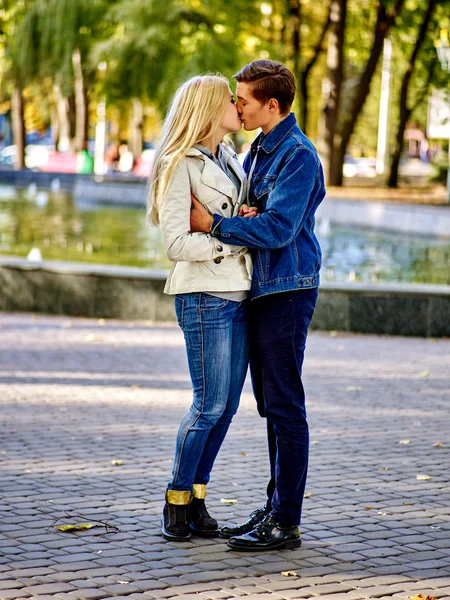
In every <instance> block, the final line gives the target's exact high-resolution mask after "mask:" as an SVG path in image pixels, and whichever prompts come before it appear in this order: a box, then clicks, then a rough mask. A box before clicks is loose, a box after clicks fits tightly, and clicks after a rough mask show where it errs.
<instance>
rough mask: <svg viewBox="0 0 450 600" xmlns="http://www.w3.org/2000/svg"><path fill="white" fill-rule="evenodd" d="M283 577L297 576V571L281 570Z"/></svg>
mask: <svg viewBox="0 0 450 600" xmlns="http://www.w3.org/2000/svg"><path fill="white" fill-rule="evenodd" d="M281 574H282V575H283V577H297V573H296V572H295V571H281Z"/></svg>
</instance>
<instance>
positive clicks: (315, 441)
mask: <svg viewBox="0 0 450 600" xmlns="http://www.w3.org/2000/svg"><path fill="white" fill-rule="evenodd" d="M317 444H320V442H318V441H317V440H313V441H312V442H311V445H312V446H316V445H317Z"/></svg>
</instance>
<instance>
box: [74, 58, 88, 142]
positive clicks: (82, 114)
mask: <svg viewBox="0 0 450 600" xmlns="http://www.w3.org/2000/svg"><path fill="white" fill-rule="evenodd" d="M72 66H73V72H74V77H75V140H74V147H75V150H76V151H78V150H82V149H83V148H85V147H87V146H86V145H87V139H88V110H87V109H88V106H87V104H88V103H87V93H86V86H85V83H84V74H83V68H82V62H81V52H80V49H79V48H77V49H76V50H74V52H73V54H72Z"/></svg>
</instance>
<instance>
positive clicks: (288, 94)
mask: <svg viewBox="0 0 450 600" xmlns="http://www.w3.org/2000/svg"><path fill="white" fill-rule="evenodd" d="M233 77H234V79H236V81H239V82H243V83H251V84H252V85H251V88H252V92H253V96H254V97H255V98H256V100H258V102H261V103H264V102H268V101H269V100H270V99H271V98H275V99H276V100H278V104H279V105H280V112H281V114H282V115H285V114H287V113H288V112H289V110H290V108H291V106H292V103H293V101H294V96H295V90H296V87H295V77H294V75H293V73H292V72H291V71H290V70H289V69H288V68H287V67H285V66H284V65H283V64H282V63H279V62H275V61H273V60H254V61H253V62H251V63H250V64H248V65H245V67H243V68H242V69H241V70H240V71H239V72H238V73H236V75H233Z"/></svg>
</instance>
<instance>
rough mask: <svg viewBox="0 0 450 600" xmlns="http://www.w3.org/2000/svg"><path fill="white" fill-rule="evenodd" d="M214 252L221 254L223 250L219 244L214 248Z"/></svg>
mask: <svg viewBox="0 0 450 600" xmlns="http://www.w3.org/2000/svg"><path fill="white" fill-rule="evenodd" d="M216 250H217V252H222V250H223V246H221V245H220V244H219V245H218V246H216Z"/></svg>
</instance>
